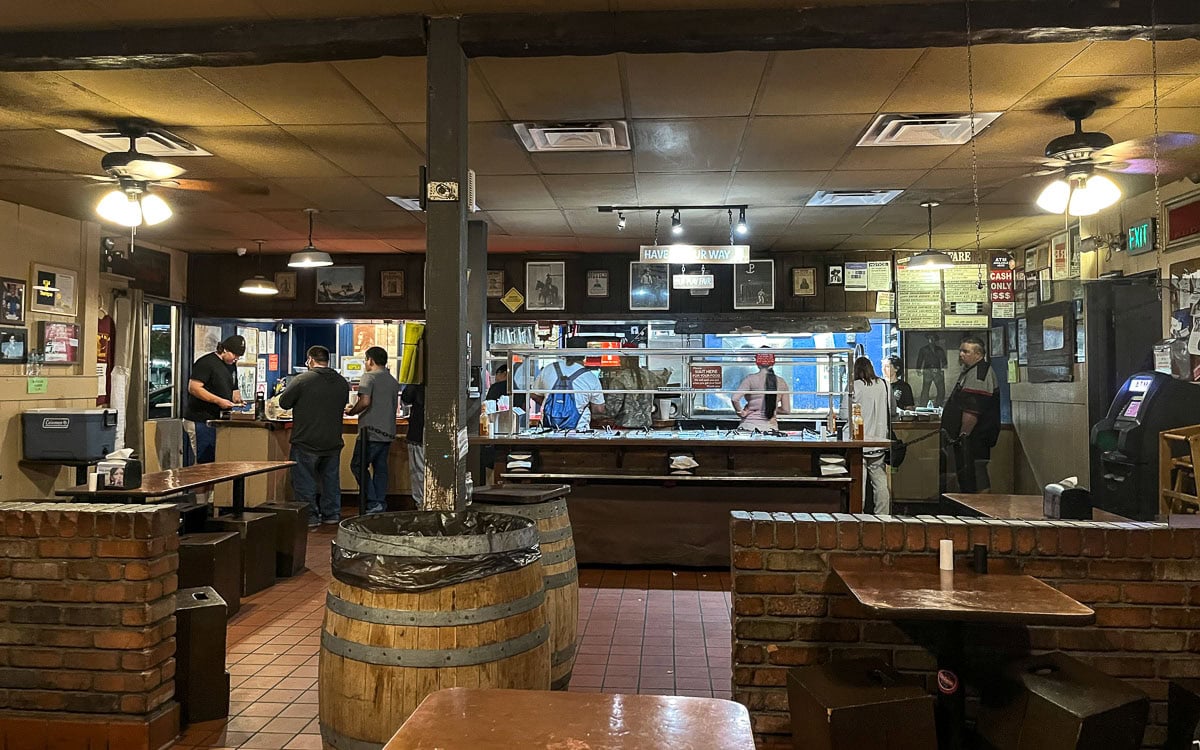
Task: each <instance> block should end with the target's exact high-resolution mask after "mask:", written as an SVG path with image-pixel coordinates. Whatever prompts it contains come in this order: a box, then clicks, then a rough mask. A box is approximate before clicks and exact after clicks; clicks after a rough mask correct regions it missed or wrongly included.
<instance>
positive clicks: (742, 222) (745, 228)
mask: <svg viewBox="0 0 1200 750" xmlns="http://www.w3.org/2000/svg"><path fill="white" fill-rule="evenodd" d="M733 229H734V231H735V232H737V233H738V234H739V235H745V234H746V233H747V232H749V231H750V225H749V224H747V223H746V209H744V208H742V209H739V210H738V220H737V224H736V225H735V226H734V228H733Z"/></svg>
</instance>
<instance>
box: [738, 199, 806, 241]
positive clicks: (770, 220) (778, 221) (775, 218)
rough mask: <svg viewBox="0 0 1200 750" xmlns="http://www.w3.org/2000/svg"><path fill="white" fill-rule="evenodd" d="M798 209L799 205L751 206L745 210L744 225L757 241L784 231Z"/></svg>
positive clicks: (752, 238)
mask: <svg viewBox="0 0 1200 750" xmlns="http://www.w3.org/2000/svg"><path fill="white" fill-rule="evenodd" d="M799 211H800V208H799V206H795V207H791V208H754V207H751V208H749V209H747V211H746V225H747V226H748V227H749V229H750V231H749V233H748V236H749V238H750V239H751V240H752V241H759V240H761V239H763V238H766V237H771V236H778V235H780V234H782V233H783V232H784V230H786V229H787V228H788V227H789V226H791V224H792V221H793V220H794V219H795V218H796V214H798V213H799ZM733 218H734V220H736V219H737V212H736V211H735V212H734V216H733ZM724 220H725V223H724V225H723V226H727V225H728V217H724ZM718 224H721V218H718Z"/></svg>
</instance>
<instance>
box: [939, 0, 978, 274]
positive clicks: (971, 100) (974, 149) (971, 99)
mask: <svg viewBox="0 0 1200 750" xmlns="http://www.w3.org/2000/svg"><path fill="white" fill-rule="evenodd" d="M965 5H966V13H967V107H968V109H969V112H970V114H969V115H968V116H969V117H970V118H971V202H972V204H973V205H974V206H975V252H976V253H980V252H981V251H982V250H983V247H982V245H983V237H982V230H981V228H980V221H979V148H978V146H977V145H976V144H975V59H974V55H973V54H972V46H971V36H972V33H973V32H972V30H971V0H965ZM931 215H932V212H931ZM930 236H932V232H930ZM976 260H978V257H977V258H976ZM977 267H978V269H979V279H978V284H979V288H980V289H982V288H983V265H982V264H977Z"/></svg>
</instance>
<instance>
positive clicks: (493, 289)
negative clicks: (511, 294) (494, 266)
mask: <svg viewBox="0 0 1200 750" xmlns="http://www.w3.org/2000/svg"><path fill="white" fill-rule="evenodd" d="M487 296H488V299H500V298H501V297H503V296H504V271H488V272H487Z"/></svg>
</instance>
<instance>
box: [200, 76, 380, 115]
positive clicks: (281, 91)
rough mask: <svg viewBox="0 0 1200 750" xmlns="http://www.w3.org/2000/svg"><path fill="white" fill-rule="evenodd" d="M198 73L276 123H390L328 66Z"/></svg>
mask: <svg viewBox="0 0 1200 750" xmlns="http://www.w3.org/2000/svg"><path fill="white" fill-rule="evenodd" d="M195 70H196V72H197V73H198V74H200V75H202V76H203V77H204V78H205V79H207V80H209V81H211V82H212V83H213V84H214V85H215V86H217V87H219V88H220V89H221V90H223V91H224V92H226V93H227V94H229V95H230V96H232V97H233V98H235V99H237V100H238V101H240V102H242V103H243V104H245V105H246V106H247V107H250V108H251V109H253V110H254V111H255V112H257V113H259V114H260V115H262V116H263V117H265V118H267V119H268V120H270V121H271V122H273V123H275V124H277V125H349V124H355V123H378V122H386V118H384V116H383V115H382V114H381V113H380V112H379V110H377V109H376V108H375V107H374V106H372V105H371V104H370V103H369V102H368V101H367V100H366V98H365V97H364V96H363V95H362V94H360V93H359V91H358V90H357V89H356V88H354V87H353V86H351V85H350V84H349V83H348V82H347V81H346V79H345V78H343V77H342V76H341V74H340V73H338V71H337V69H336V68H334V67H333V66H332V65H330V64H329V63H276V64H273V65H257V66H253V67H246V68H196V69H195ZM297 92H303V96H297Z"/></svg>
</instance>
